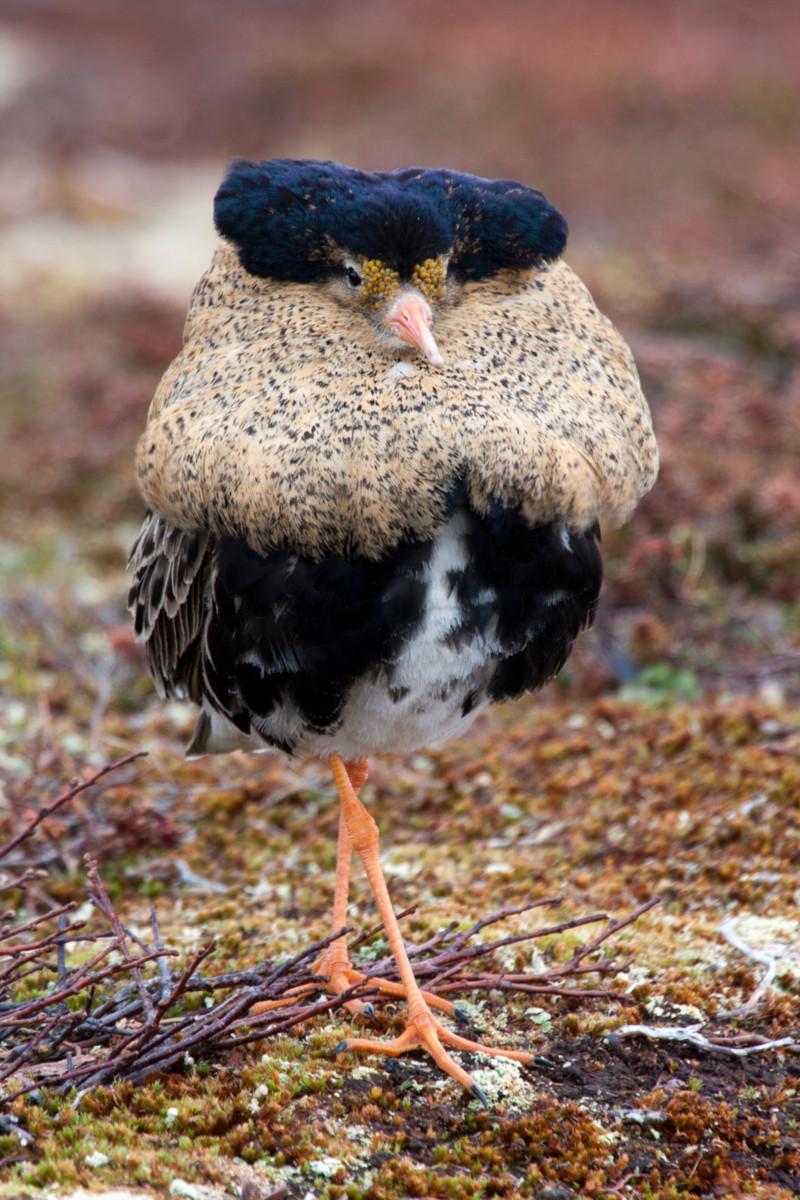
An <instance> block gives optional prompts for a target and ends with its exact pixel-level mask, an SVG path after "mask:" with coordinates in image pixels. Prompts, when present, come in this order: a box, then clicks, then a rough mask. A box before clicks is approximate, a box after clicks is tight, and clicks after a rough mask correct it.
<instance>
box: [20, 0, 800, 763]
mask: <svg viewBox="0 0 800 1200" xmlns="http://www.w3.org/2000/svg"><path fill="white" fill-rule="evenodd" d="M799 62H800V7H799V6H798V5H797V3H796V2H795V0H768V2H766V3H762V4H759V5H757V6H754V5H750V4H747V3H744V2H741V3H740V2H738V0H708V2H702V3H701V2H699V0H697V2H695V0H674V2H671V3H667V2H664V3H659V4H657V5H655V4H644V3H634V2H632V0H565V2H564V3H560V4H557V5H554V4H552V3H544V2H541V3H540V2H523V0H519V2H517V0H495V2H494V3H493V4H491V5H486V4H484V3H477V2H474V3H473V2H470V0H467V2H455V0H441V2H438V3H425V2H424V0H407V2H406V3H405V4H403V5H402V6H395V5H388V4H376V3H364V2H361V0H326V2H324V3H323V2H322V0H258V2H256V0H226V2H225V3H224V4H223V3H218V2H214V0H171V2H170V3H169V4H163V3H160V2H156V0H138V2H137V3H136V4H135V5H132V4H130V3H127V2H126V0H106V2H105V3H103V4H96V3H91V2H89V0H60V2H56V0H50V2H48V0H18V2H16V3H15V2H13V0H4V2H3V3H0V152H1V153H2V161H1V164H0V402H1V403H2V456H0V460H1V461H0V471H2V480H1V481H0V497H1V498H2V503H3V513H4V515H3V520H2V526H0V572H2V582H3V593H2V607H1V608H0V617H1V618H2V629H3V632H2V634H1V635H0V636H1V637H2V642H0V660H2V662H0V671H2V683H3V688H4V692H5V696H6V699H5V700H4V704H5V705H6V707H7V709H8V710H9V711H8V712H7V713H6V717H7V720H6V721H5V722H4V725H5V729H6V733H5V734H4V737H5V738H6V745H5V748H4V752H5V753H6V755H7V756H8V757H9V760H10V762H11V765H12V766H13V765H14V764H16V767H17V769H21V765H20V756H21V757H22V758H24V757H25V751H24V750H20V746H24V744H25V743H26V740H27V735H28V734H29V733H30V732H31V731H32V730H35V729H38V728H39V726H40V724H41V712H40V711H39V706H40V704H41V697H42V695H43V694H46V695H47V696H48V704H49V711H50V719H51V720H55V721H56V722H57V723H58V722H60V724H59V728H60V729H61V741H62V742H63V739H64V738H66V740H67V744H70V739H72V743H73V744H74V745H75V746H76V747H81V746H83V747H84V748H85V743H86V738H87V737H90V735H91V737H95V738H99V736H100V729H101V726H102V720H101V716H100V715H99V714H101V713H103V712H105V711H106V710H107V709H109V708H110V709H111V710H116V711H119V712H122V711H123V709H129V710H130V711H131V713H132V714H133V715H132V717H131V719H132V720H134V719H135V714H136V712H137V710H138V708H142V707H146V705H147V704H149V703H150V701H149V696H150V693H149V690H148V685H147V684H146V682H145V681H144V678H143V675H142V664H141V659H140V658H139V657H138V651H136V650H135V649H134V648H133V647H132V646H131V645H130V642H129V640H128V638H127V633H126V630H127V624H126V621H127V618H126V615H125V610H124V590H125V582H124V576H123V573H122V567H123V563H124V558H125V554H126V552H127V548H128V546H129V544H130V541H131V539H132V537H133V534H134V532H135V527H136V522H137V520H138V518H139V515H140V512H141V504H140V502H139V500H138V498H137V495H136V491H135V488H134V482H133V471H132V454H133V447H134V443H135V440H136V437H137V435H138V433H139V432H140V430H141V428H142V426H143V422H144V416H145V411H146V407H147V404H148V401H149V399H150V396H151V394H152V392H153V390H154V387H155V385H156V382H157V380H158V378H159V375H160V373H161V371H162V370H163V369H164V367H165V366H166V364H167V362H168V361H169V359H170V357H171V356H172V355H173V354H174V353H175V351H176V350H177V348H178V345H179V339H180V334H181V325H182V319H183V314H184V312H185V308H186V303H187V300H188V297H189V294H190V290H191V288H192V285H193V283H194V282H195V281H196V279H197V278H198V276H199V274H200V273H201V272H202V270H203V269H204V267H205V265H206V264H207V262H208V260H209V257H210V254H211V251H212V247H213V244H214V234H213V229H212V224H211V202H212V196H213V193H214V190H215V187H216V185H217V183H218V181H219V179H220V177H221V175H222V173H223V171H224V169H225V165H226V162H227V160H228V159H229V158H231V157H232V156H234V155H239V154H241V155H247V156H252V157H256V158H269V157H273V156H278V155H286V156H292V157H319V158H333V159H339V160H342V161H344V162H347V163H351V164H356V165H359V166H362V167H367V168H392V167H395V166H399V165H407V164H426V165H431V166H438V165H447V166H450V167H455V168H459V169H462V170H466V171H472V172H476V173H479V174H484V175H490V176H491V175H498V176H501V175H502V176H512V177H516V178H519V179H521V180H523V181H525V182H526V183H530V184H533V185H535V186H537V187H539V188H541V189H542V190H543V191H545V192H546V193H547V194H548V196H550V197H551V198H552V199H553V200H554V201H555V203H556V204H557V205H558V206H559V207H560V208H561V210H562V211H563V212H564V213H565V214H566V215H567V217H568V219H569V221H570V225H571V240H570V245H569V249H568V258H569V260H570V262H571V263H572V264H573V266H574V267H575V268H576V269H577V270H578V271H579V272H580V273H581V274H582V275H583V276H584V278H585V279H586V280H587V282H588V283H589V285H590V287H591V288H592V290H593V292H594V293H595V295H596V298H597V299H598V301H599V303H600V304H601V306H602V307H604V308H605V309H606V311H608V312H609V313H610V315H611V316H612V317H613V318H614V320H615V321H616V322H617V324H618V325H619V326H620V327H621V329H622V330H623V332H624V334H625V336H626V337H627V338H628V339H629V340H630V342H631V343H632V345H633V347H634V351H635V354H636V357H637V361H638V363H639V365H640V369H641V373H642V376H643V380H644V385H645V390H646V393H647V395H648V397H649V399H650V402H651V405H652V408H653V412H654V417H655V423H656V427H657V432H658V435H659V440H660V444H661V447H662V453H663V470H662V474H661V478H660V480H659V483H658V484H657V486H656V488H655V490H654V492H653V493H652V495H651V496H650V497H649V498H648V499H647V500H646V502H645V503H644V504H643V506H642V508H641V509H640V510H639V512H638V513H637V515H636V517H635V518H634V520H633V522H632V523H631V524H630V525H629V526H628V528H627V529H625V530H624V531H622V532H621V533H618V534H613V535H612V534H610V533H609V536H608V537H607V538H606V547H607V552H608V583H607V587H606V593H605V602H604V605H603V607H602V612H601V617H600V619H599V621H598V625H597V628H596V630H595V631H594V632H593V633H592V635H591V636H590V637H588V638H587V639H586V640H585V641H584V643H583V645H582V647H581V650H580V652H579V654H578V655H577V656H576V658H575V659H574V661H573V663H572V664H571V666H570V667H569V668H568V671H567V672H566V673H565V675H564V677H563V678H562V691H561V692H558V691H556V692H553V693H552V695H554V696H555V697H556V699H563V697H564V691H563V689H567V695H568V696H569V697H573V696H574V697H578V696H585V695H592V696H598V695H605V694H610V693H620V694H621V695H622V697H623V698H632V697H633V698H638V697H641V698H645V699H649V700H654V701H656V702H658V701H660V700H670V699H675V698H677V699H689V700H691V699H696V698H699V697H701V696H703V695H713V696H719V695H728V694H732V693H748V694H752V695H755V696H757V697H759V698H760V699H761V700H763V702H764V703H765V704H767V705H772V706H778V707H780V705H781V704H782V703H783V701H784V698H785V697H786V696H787V695H788V696H792V695H794V694H797V692H798V691H799V690H800V671H799V670H798V668H799V667H800V474H799V473H798V461H799V456H800V369H799V367H798V356H799V354H800V312H799V311H798V301H799V300H800V236H799V235H798V230H799V229H800V222H799V221H798V217H800V187H798V181H799V180H800V72H799V71H798V63H799ZM547 702H549V701H548V699H547V698H543V699H542V700H541V701H537V703H547ZM93 721H94V726H93V725H92V722H93ZM92 729H93V730H94V732H93V733H92V732H91V731H92Z"/></svg>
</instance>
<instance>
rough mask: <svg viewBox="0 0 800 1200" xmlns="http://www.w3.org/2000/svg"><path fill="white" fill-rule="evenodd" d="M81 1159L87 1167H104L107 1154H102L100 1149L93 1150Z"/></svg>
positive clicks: (106, 1161)
mask: <svg viewBox="0 0 800 1200" xmlns="http://www.w3.org/2000/svg"><path fill="white" fill-rule="evenodd" d="M83 1161H84V1162H85V1163H86V1165H87V1167H105V1166H106V1164H107V1163H108V1161H109V1159H108V1155H107V1154H103V1152H102V1150H93V1151H92V1153H91V1154H87V1155H85V1156H84V1159H83Z"/></svg>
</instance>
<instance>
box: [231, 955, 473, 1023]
mask: <svg viewBox="0 0 800 1200" xmlns="http://www.w3.org/2000/svg"><path fill="white" fill-rule="evenodd" d="M312 971H313V972H314V974H315V975H321V976H323V977H324V979H325V982H324V983H319V984H314V983H306V984H301V985H300V987H297V988H292V989H291V991H289V992H287V993H286V995H285V996H281V998H280V1000H260V1001H259V1002H258V1003H257V1004H254V1005H253V1007H252V1008H251V1009H250V1015H251V1016H258V1014H259V1013H265V1012H272V1011H273V1010H274V1009H278V1008H286V1007H287V1006H288V1005H291V1004H296V1003H297V1002H298V1001H299V1000H302V999H303V998H304V997H305V996H308V995H310V994H311V993H312V992H315V991H316V990H317V989H318V988H321V989H322V990H323V991H326V992H328V993H329V994H330V995H332V996H341V994H342V993H343V992H347V991H349V990H350V988H352V987H355V986H356V984H363V985H364V989H365V990H366V989H367V988H377V990H378V991H379V992H380V993H381V995H383V996H397V997H399V998H400V999H401V1000H404V999H405V996H406V990H405V988H404V987H403V985H402V983H397V982H395V981H394V980H391V979H384V978H383V977H382V976H380V975H374V976H373V975H365V974H364V972H363V971H358V970H357V969H356V968H355V967H354V966H353V964H352V963H351V961H350V958H349V956H348V954H347V951H346V950H344V952H342V950H341V948H340V947H339V946H338V945H337V944H336V943H335V942H334V943H333V944H332V945H331V946H329V947H328V948H327V950H325V951H323V953H322V955H321V956H320V958H318V959H317V961H316V962H315V963H314V966H313V967H312ZM422 995H423V997H424V999H425V1001H426V1002H427V1004H428V1005H430V1007H431V1008H436V1009H438V1010H439V1012H443V1013H446V1014H447V1015H448V1016H450V1017H453V1016H455V1017H456V1018H457V1017H458V1013H457V1012H456V1009H455V1008H454V1006H453V1005H452V1004H451V1003H450V1001H449V1000H442V999H441V997H439V996H434V994H433V993H432V992H423V993H422ZM345 1008H347V1009H348V1011H349V1012H351V1013H352V1014H353V1015H354V1016H359V1015H361V1014H363V1015H365V1016H370V1015H371V1006H370V1005H369V1004H365V1003H364V1001H363V1000H359V999H357V998H356V997H355V996H354V997H352V998H351V999H350V1000H346V1001H345Z"/></svg>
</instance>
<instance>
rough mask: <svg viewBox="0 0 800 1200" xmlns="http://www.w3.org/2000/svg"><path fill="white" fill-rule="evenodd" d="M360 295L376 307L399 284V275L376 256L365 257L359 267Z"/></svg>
mask: <svg viewBox="0 0 800 1200" xmlns="http://www.w3.org/2000/svg"><path fill="white" fill-rule="evenodd" d="M360 272H361V296H362V297H363V299H364V301H365V302H366V303H367V304H371V305H373V306H374V307H376V308H377V307H378V306H379V305H380V304H383V303H384V301H386V300H388V299H389V297H390V296H391V295H392V293H393V292H395V291H397V289H398V287H399V286H400V276H399V275H398V273H397V271H395V270H393V268H392V267H387V266H386V264H385V263H382V262H381V261H380V259H378V258H367V259H365V260H364V261H363V262H362V264H361V267H360Z"/></svg>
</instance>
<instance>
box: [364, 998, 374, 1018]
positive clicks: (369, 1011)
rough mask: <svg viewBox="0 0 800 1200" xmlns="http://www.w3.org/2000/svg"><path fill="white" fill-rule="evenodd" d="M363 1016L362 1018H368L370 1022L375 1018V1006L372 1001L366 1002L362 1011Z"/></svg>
mask: <svg viewBox="0 0 800 1200" xmlns="http://www.w3.org/2000/svg"><path fill="white" fill-rule="evenodd" d="M361 1015H362V1017H366V1018H367V1020H369V1021H371V1020H372V1018H373V1017H374V1016H375V1005H374V1004H373V1003H372V1001H371V1000H367V1001H366V1002H365V1004H364V1007H363V1008H362V1010H361Z"/></svg>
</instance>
